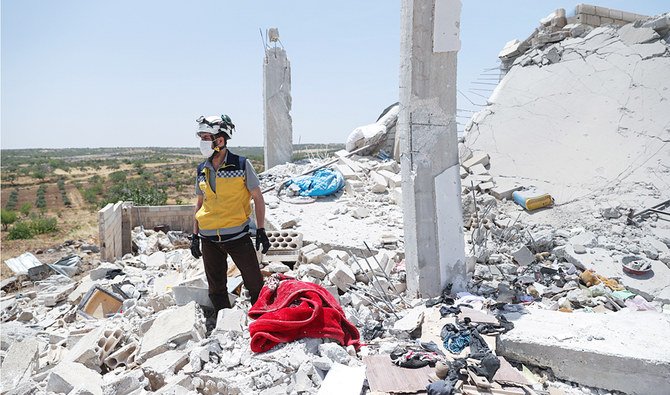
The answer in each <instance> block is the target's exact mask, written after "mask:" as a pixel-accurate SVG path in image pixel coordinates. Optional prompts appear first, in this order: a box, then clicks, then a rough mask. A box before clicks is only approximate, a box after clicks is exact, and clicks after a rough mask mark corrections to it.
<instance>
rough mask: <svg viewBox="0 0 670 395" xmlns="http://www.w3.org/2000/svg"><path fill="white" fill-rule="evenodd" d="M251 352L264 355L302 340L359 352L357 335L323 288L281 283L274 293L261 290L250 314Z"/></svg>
mask: <svg viewBox="0 0 670 395" xmlns="http://www.w3.org/2000/svg"><path fill="white" fill-rule="evenodd" d="M249 317H250V318H252V319H255V320H256V321H254V322H252V323H251V324H250V325H249V333H250V334H251V350H252V351H253V352H264V351H267V350H269V349H271V348H272V347H274V346H276V345H277V344H280V343H288V342H291V341H294V340H297V339H302V338H305V337H312V338H329V339H333V340H336V341H337V342H338V343H340V345H343V346H348V345H353V346H354V347H356V349H359V348H360V342H359V339H360V335H359V334H358V330H357V329H356V327H355V326H353V325H352V324H351V323H350V322H349V321H347V319H346V317H345V315H344V311H343V310H342V307H341V306H340V304H339V303H338V302H337V300H335V298H334V297H333V295H331V294H330V292H328V291H327V290H325V289H324V288H323V287H321V286H319V285H316V284H313V283H308V282H302V281H298V280H293V279H290V280H283V281H281V282H280V283H279V286H278V287H277V290H276V291H272V290H271V289H270V288H268V287H267V286H264V287H263V289H262V290H261V293H260V295H259V296H258V301H256V303H255V304H254V305H253V306H252V307H251V309H250V310H249Z"/></svg>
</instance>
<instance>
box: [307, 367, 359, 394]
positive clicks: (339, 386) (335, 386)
mask: <svg viewBox="0 0 670 395" xmlns="http://www.w3.org/2000/svg"><path fill="white" fill-rule="evenodd" d="M363 381H365V366H347V365H342V364H339V363H335V364H334V365H333V366H332V367H331V368H330V370H329V371H328V374H327V375H326V378H325V379H324V380H323V382H322V383H321V387H320V388H319V392H317V394H319V395H359V394H360V393H361V389H362V388H363Z"/></svg>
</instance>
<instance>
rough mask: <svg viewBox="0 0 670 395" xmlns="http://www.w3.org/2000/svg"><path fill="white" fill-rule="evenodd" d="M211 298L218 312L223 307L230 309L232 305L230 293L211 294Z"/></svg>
mask: <svg viewBox="0 0 670 395" xmlns="http://www.w3.org/2000/svg"><path fill="white" fill-rule="evenodd" d="M209 300H211V301H212V304H213V305H214V310H215V311H216V312H217V314H218V311H219V310H221V309H229V308H230V307H231V306H230V298H228V294H227V293H225V294H209Z"/></svg>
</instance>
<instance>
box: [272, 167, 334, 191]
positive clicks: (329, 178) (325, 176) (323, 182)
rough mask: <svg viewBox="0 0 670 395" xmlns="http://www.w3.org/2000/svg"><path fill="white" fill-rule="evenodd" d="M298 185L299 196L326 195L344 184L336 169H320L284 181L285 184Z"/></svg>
mask: <svg viewBox="0 0 670 395" xmlns="http://www.w3.org/2000/svg"><path fill="white" fill-rule="evenodd" d="M291 184H295V185H297V186H298V187H300V196H328V195H332V194H333V193H335V192H337V191H339V190H340V189H342V187H343V186H344V177H342V174H341V173H340V172H339V171H337V170H331V169H320V170H317V171H315V172H314V173H313V174H312V175H311V176H300V177H296V178H292V179H290V180H288V181H286V184H285V185H286V186H287V187H288V186H289V185H291Z"/></svg>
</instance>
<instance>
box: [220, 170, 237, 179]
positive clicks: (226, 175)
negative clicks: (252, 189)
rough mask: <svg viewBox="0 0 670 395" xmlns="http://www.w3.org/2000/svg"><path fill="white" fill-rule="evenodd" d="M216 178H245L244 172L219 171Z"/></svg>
mask: <svg viewBox="0 0 670 395" xmlns="http://www.w3.org/2000/svg"><path fill="white" fill-rule="evenodd" d="M216 176H217V177H219V178H235V177H243V176H244V170H219V171H217V172H216Z"/></svg>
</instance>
